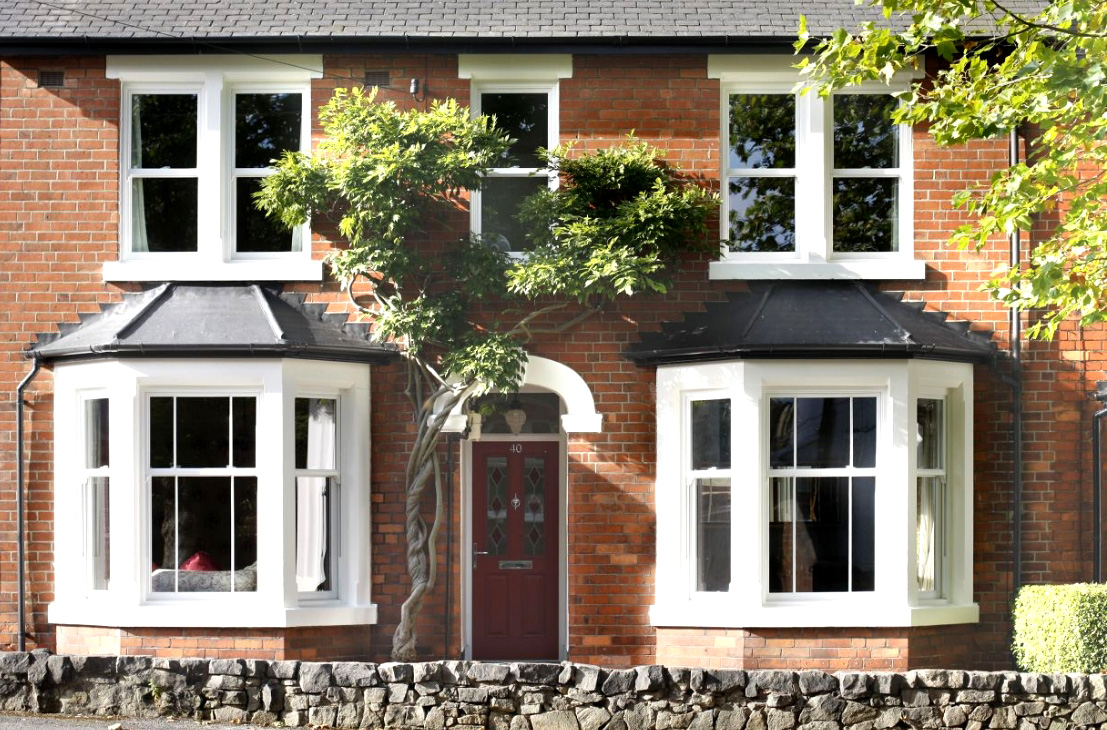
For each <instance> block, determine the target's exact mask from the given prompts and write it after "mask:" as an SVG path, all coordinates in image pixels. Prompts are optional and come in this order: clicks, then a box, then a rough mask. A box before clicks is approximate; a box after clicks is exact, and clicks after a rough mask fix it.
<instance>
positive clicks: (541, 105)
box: [480, 93, 550, 167]
mask: <svg viewBox="0 0 1107 730" xmlns="http://www.w3.org/2000/svg"><path fill="white" fill-rule="evenodd" d="M480 104H481V113H482V114H484V115H486V116H495V117H496V127H497V128H498V129H501V130H503V131H504V132H507V133H508V134H509V135H511V136H512V137H513V138H514V139H516V140H518V141H517V142H516V143H515V144H514V145H512V147H511V150H510V151H509V152H508V154H509V155H511V156H512V157H513V158H514V159H513V160H510V161H507V160H505V162H504V163H503V166H504V167H508V166H514V167H541V166H542V162H541V161H540V160H539V159H538V155H537V154H536V152H537V150H538V148H539V147H548V146H549V144H550V122H549V108H550V102H549V95H548V94H542V93H538V94H509V93H497V94H481V97H480Z"/></svg>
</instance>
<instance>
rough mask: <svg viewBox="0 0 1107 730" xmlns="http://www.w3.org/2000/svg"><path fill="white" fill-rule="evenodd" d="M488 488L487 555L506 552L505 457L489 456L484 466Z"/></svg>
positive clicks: (506, 500) (506, 499) (506, 498)
mask: <svg viewBox="0 0 1107 730" xmlns="http://www.w3.org/2000/svg"><path fill="white" fill-rule="evenodd" d="M485 484H486V485H487V487H488V489H487V492H488V505H487V509H488V523H487V525H486V526H485V531H486V532H485V548H484V549H485V551H487V553H488V554H489V555H504V554H505V553H507V509H508V496H507V457H506V456H491V457H489V458H488V464H487V466H486V467H485Z"/></svg>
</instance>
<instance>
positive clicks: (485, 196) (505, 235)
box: [480, 175, 549, 251]
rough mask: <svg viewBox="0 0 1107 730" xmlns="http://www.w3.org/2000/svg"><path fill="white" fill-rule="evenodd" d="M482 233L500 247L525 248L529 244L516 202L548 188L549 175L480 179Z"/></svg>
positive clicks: (506, 249) (504, 248)
mask: <svg viewBox="0 0 1107 730" xmlns="http://www.w3.org/2000/svg"><path fill="white" fill-rule="evenodd" d="M480 189H481V196H480V220H481V234H482V236H483V238H484V240H485V241H486V242H488V243H489V244H490V245H493V246H496V247H497V248H499V249H500V250H501V251H525V250H527V249H528V248H530V242H529V241H528V240H527V237H526V233H525V232H526V228H525V227H524V226H523V224H522V223H521V222H520V221H519V206H520V205H522V203H523V201H524V200H526V199H527V198H528V197H530V196H531V195H534V194H535V193H537V192H538V191H540V190H548V189H549V178H547V177H546V176H545V175H538V176H535V177H487V178H485V179H484V180H483V181H481V186H480Z"/></svg>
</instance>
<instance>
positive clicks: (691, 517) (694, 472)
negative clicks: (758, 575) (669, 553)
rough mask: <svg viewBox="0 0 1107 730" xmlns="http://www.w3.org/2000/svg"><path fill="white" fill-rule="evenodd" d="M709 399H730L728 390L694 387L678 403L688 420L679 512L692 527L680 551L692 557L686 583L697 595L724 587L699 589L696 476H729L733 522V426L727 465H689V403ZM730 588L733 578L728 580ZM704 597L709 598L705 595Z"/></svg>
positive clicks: (712, 477)
mask: <svg viewBox="0 0 1107 730" xmlns="http://www.w3.org/2000/svg"><path fill="white" fill-rule="evenodd" d="M712 400H726V401H731V394H730V393H729V392H728V391H725V390H694V391H688V392H686V393H684V394H683V401H684V402H683V405H682V406H681V413H682V414H684V415H683V418H684V420H685V421H686V423H687V424H688V426H687V428H684V429H682V445H681V454H682V457H681V458H682V471H683V473H684V474H685V475H686V476H685V483H686V485H687V486H686V490H687V497H686V499H684V500H682V501H681V512H682V514H686V515H688V518H687V519H688V521H689V523H690V524H691V526H692V529H690V530H689V531H688V539H686V540H685V541H683V542H682V552H683V554H684V556H685V560H688V561H691V566H692V569H691V570H690V571H688V579H689V580H690V582H689V583H688V588H687V590H688V591H690V592H692V593H695V594H697V595H703V596H708V597H710V596H712V595H717V594H719V593H722V592H723V591H701V590H700V589H699V576H698V572H699V559H698V558H699V556H698V555H697V552H696V551H697V542H698V539H699V532H698V528H699V511H700V507H699V500H698V499H697V496H698V495H697V490H696V482H697V480H699V479H728V480H730V520H731V527H732V528H733V525H734V477H733V467H734V430H733V427H732V428H731V445H730V464H731V465H730V467H727V468H719V467H710V468H707V469H694V468H693V467H692V449H693V440H692V404H693V403H695V402H697V401H712ZM730 407H731V414H732V415H731V420H732V421H733V413H734V403H733V401H732V402H731V404H730ZM733 552H734V538H733V534H732V536H731V554H732V555H731V560H732V561H733ZM733 571H734V567H733V562H732V563H731V580H732V581H733V576H734V572H733ZM731 587H732V588H733V582H732V584H731ZM707 600H711V599H710V598H708V599H707Z"/></svg>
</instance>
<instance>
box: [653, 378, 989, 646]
mask: <svg viewBox="0 0 1107 730" xmlns="http://www.w3.org/2000/svg"><path fill="white" fill-rule="evenodd" d="M657 393H658V406H657V433H658V466H657V469H658V477H657V541H658V550H657V555H658V568H657V578H656V580H657V593H656V602H655V604H654V606H653V608H652V613H651V615H652V620H653V623H654V624H655V625H658V626H703V627H716V626H717V627H754V626H756V627H771V626H915V625H928V624H942V623H965V622H973V621H976V620H977V617H978V608H977V607H976V605H975V604H974V603H973V602H972V466H971V449H972V445H971V423H972V418H971V415H972V366H971V365H970V364H967V363H957V362H939V361H927V360H920V359H901V360H896V359H891V360H875V361H865V360H835V359H827V360H771V359H770V360H761V359H758V360H732V361H717V362H700V363H681V364H668V365H659V366H658V372H657Z"/></svg>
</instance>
